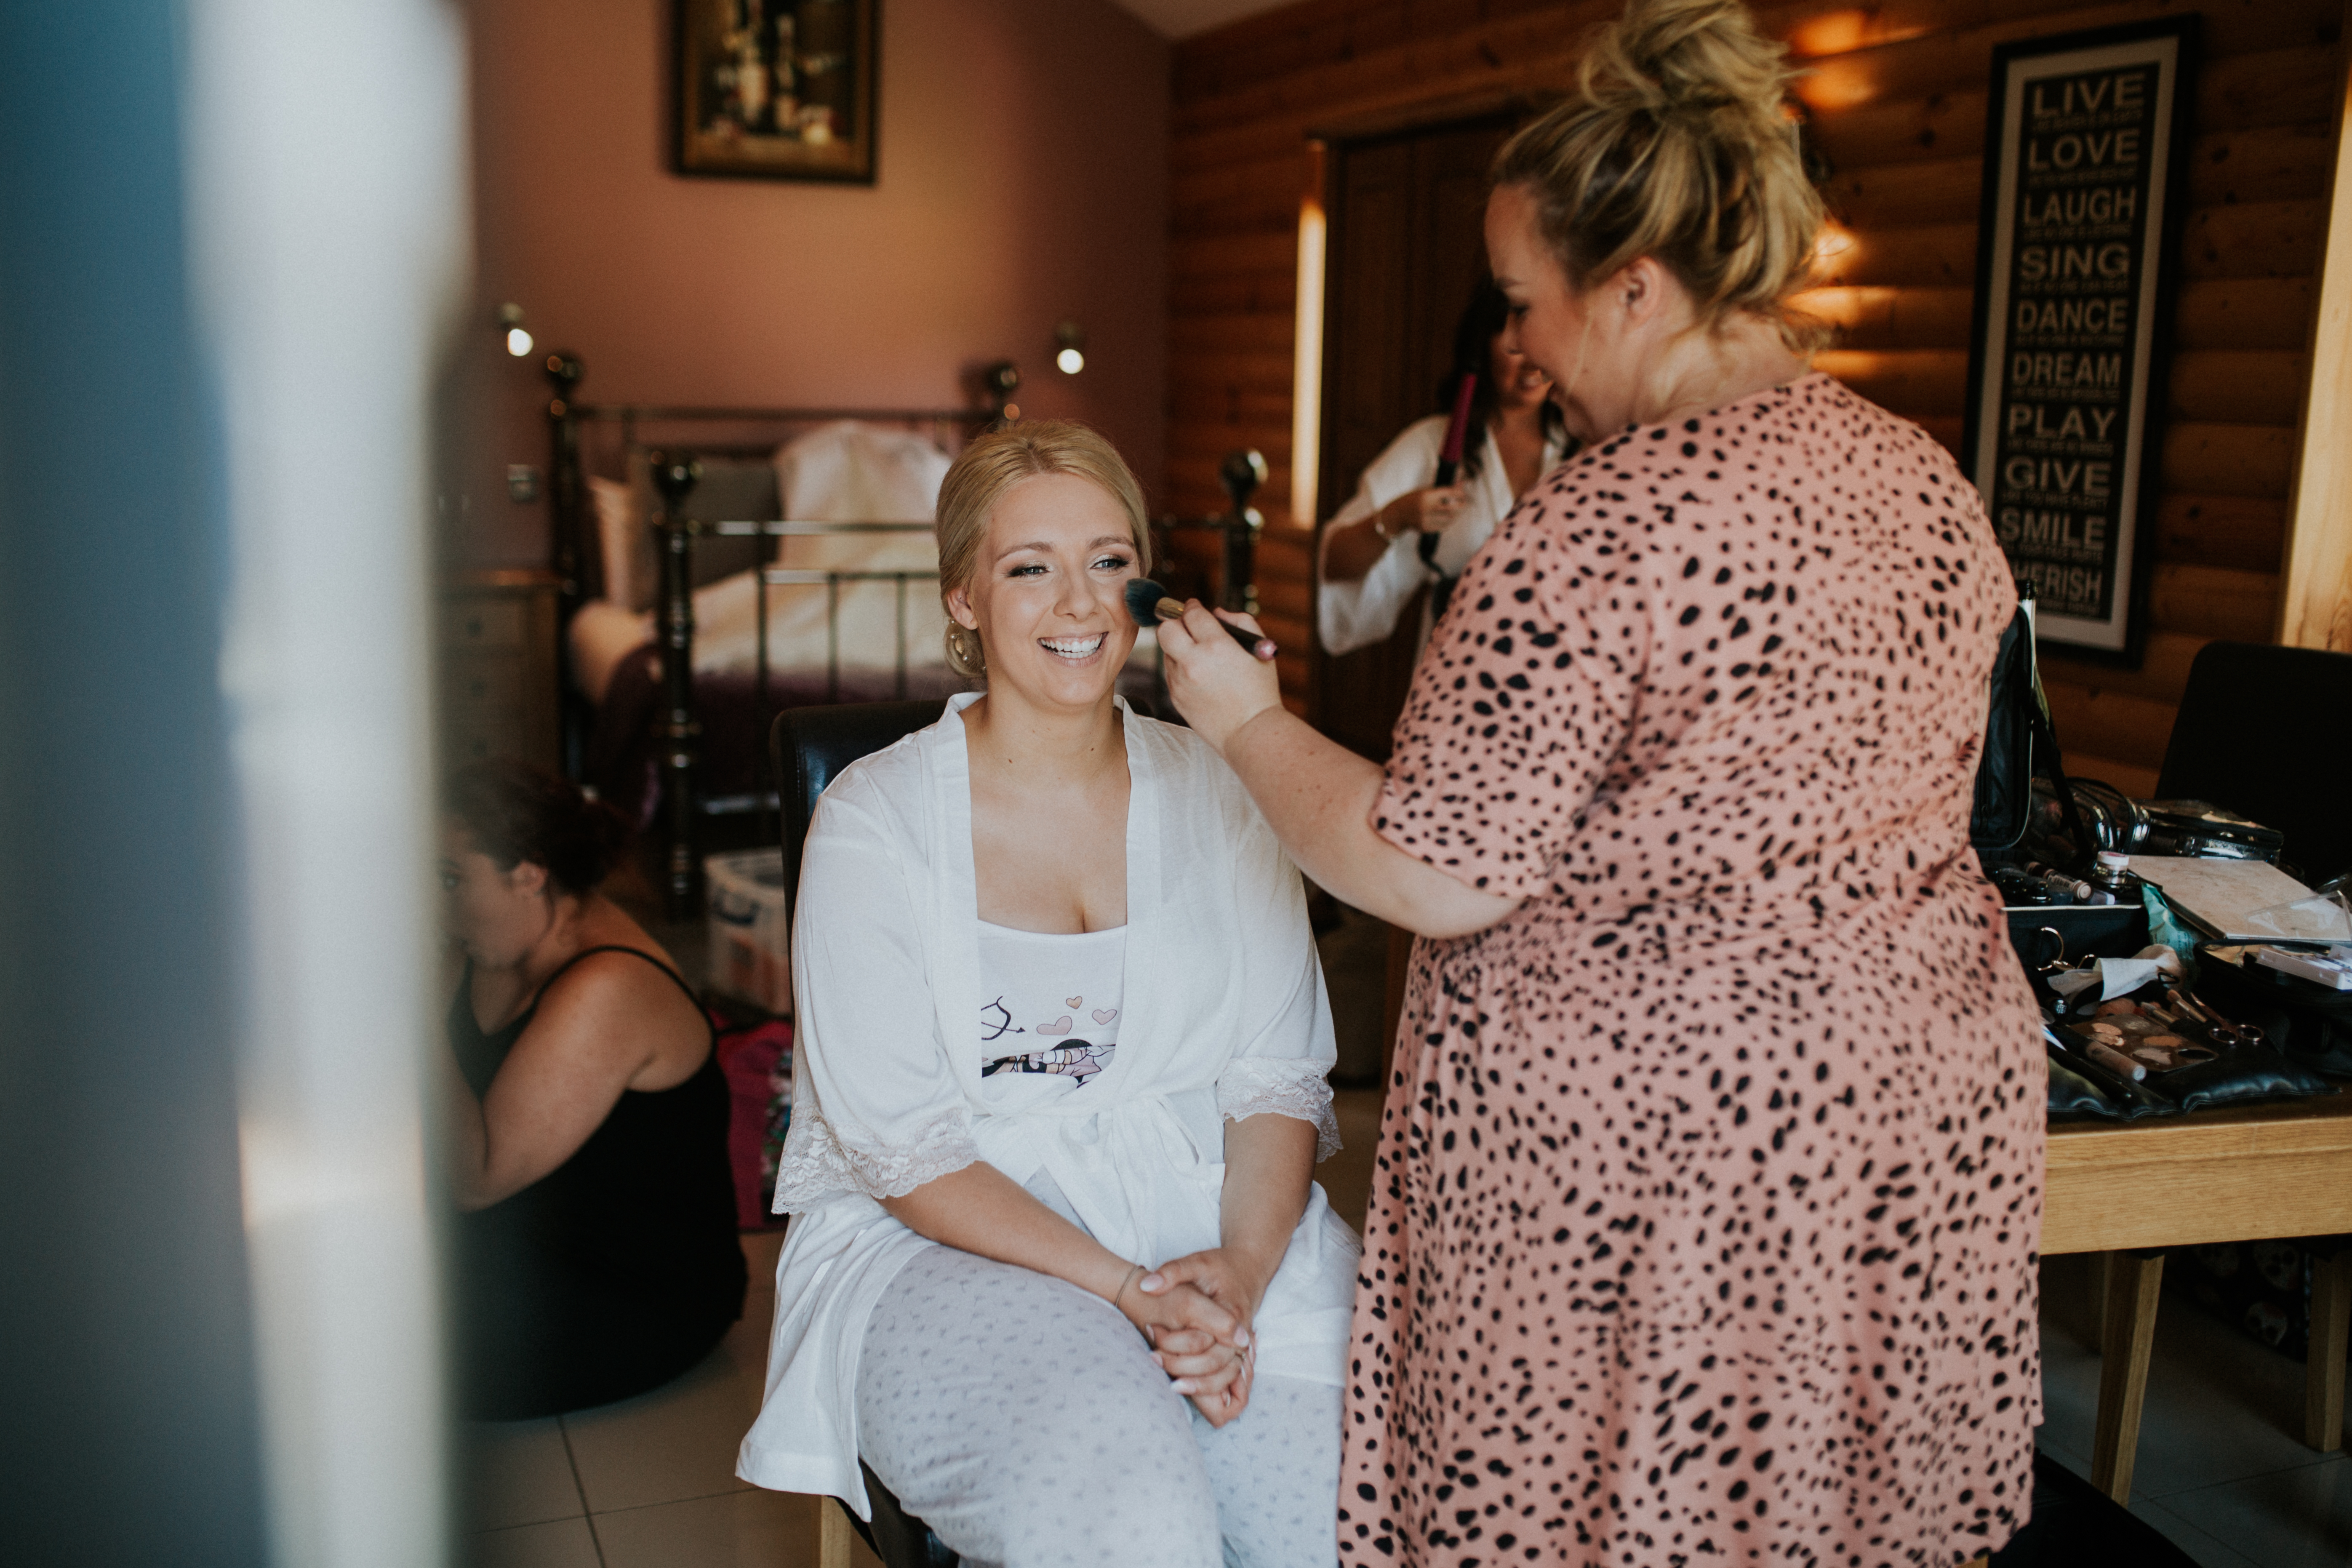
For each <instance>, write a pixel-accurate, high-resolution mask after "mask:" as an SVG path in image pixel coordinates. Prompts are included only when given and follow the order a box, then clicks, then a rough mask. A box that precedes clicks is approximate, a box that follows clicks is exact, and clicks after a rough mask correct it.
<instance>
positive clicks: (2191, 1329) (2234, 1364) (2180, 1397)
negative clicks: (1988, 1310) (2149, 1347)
mask: <svg viewBox="0 0 2352 1568" xmlns="http://www.w3.org/2000/svg"><path fill="white" fill-rule="evenodd" d="M2093 1277H2094V1276H2093V1273H2092V1270H2091V1268H2090V1260H2089V1259H2087V1258H2053V1259H2051V1260H2049V1261H2048V1262H2047V1263H2045V1264H2044V1265H2043V1268H2042V1401H2043V1405H2044V1406H2045V1409H2044V1425H2043V1426H2042V1452H2044V1453H2046V1454H2049V1455H2051V1456H2052V1457H2053V1458H2057V1459H2058V1460H2059V1461H2060V1462H2062V1463H2063V1464H2064V1465H2065V1466H2066V1467H2067V1468H2069V1469H2071V1470H2073V1471H2074V1473H2075V1474H2077V1475H2083V1476H2087V1475H2089V1474H2090V1469H2091V1459H2090V1455H2091V1421H2092V1417H2093V1415H2095V1413H2096V1411H2097V1409H2098V1403H2099V1358H2098V1357H2097V1356H2096V1355H2095V1354H2093V1353H2092V1352H2090V1351H2089V1350H2088V1349H2087V1348H2085V1346H2084V1340H2083V1337H2082V1333H2081V1330H2082V1328H2083V1326H2084V1325H2086V1324H2087V1322H2088V1321H2089V1318H2090V1312H2089V1310H2088V1303H2089V1301H2090V1299H2091V1293H2092V1290H2093V1288H2094V1287H2093V1285H2092V1279H2093ZM2302 1432H2303V1366H2302V1364H2301V1363H2298V1362H2292V1361H2289V1360H2287V1359H2286V1358H2285V1357H2284V1356H2283V1355H2279V1354H2277V1353H2276V1352H2273V1351H2270V1350H2267V1349H2264V1348H2263V1346H2261V1345H2259V1344H2256V1343H2255V1342H2253V1341H2252V1340H2251V1339H2249V1338H2247V1337H2246V1336H2245V1335H2243V1334H2241V1333H2239V1332H2237V1331H2234V1330H2232V1329H2231V1328H2229V1327H2228V1326H2227V1325H2225V1324H2223V1323H2221V1322H2220V1321H2217V1320H2216V1319H2214V1318H2213V1317H2211V1316H2210V1315H2209V1314H2207V1313H2205V1312H2202V1311H2200V1310H2198V1309H2197V1308H2196V1307H2195V1306H2193V1305H2192V1304H2190V1303H2189V1302H2188V1301H2185V1300H2180V1299H2179V1298H2177V1297H2174V1296H2171V1295H2167V1296H2166V1297H2165V1299H2164V1302H2163V1305H2162V1307H2161V1308H2160V1309H2159V1310H2158V1313H2157V1320H2156V1354H2155V1356H2154V1357H2153V1359H2152V1361H2151V1363H2150V1367H2149V1373H2148V1385H2147V1415H2145V1416H2144V1417H2143V1419H2142V1422H2141V1425H2140V1439H2139V1458H2138V1461H2137V1467H2136V1468H2135V1469H2134V1471H2133V1475H2132V1511H2133V1512H2134V1513H2136V1514H2137V1515H2139V1516H2140V1517H2141V1518H2142V1519H2144V1520H2146V1521H2148V1522H2149V1523H2150V1524H2153V1525H2154V1526H2156V1528H2157V1529H2158V1530H2160V1531H2163V1532H2164V1533H2165V1535H2166V1536H2168V1537H2169V1538H2170V1539H2171V1540H2172V1541H2173V1542H2174V1543H2175V1544H2177V1545H2179V1547H2180V1548H2181V1550H2182V1551H2184V1552H2188V1553H2189V1556H2191V1557H2193V1558H2195V1559H2196V1560H2197V1561H2198V1562H2199V1563H2200V1564H2202V1565H2203V1568H2323V1565H2325V1568H2344V1565H2345V1564H2346V1563H2352V1458H2347V1456H2346V1455H2344V1454H2342V1453H2336V1454H2317V1453H2314V1452H2313V1451H2312V1450H2311V1449H2309V1448H2306V1447H2304V1446H2303V1438H2302Z"/></svg>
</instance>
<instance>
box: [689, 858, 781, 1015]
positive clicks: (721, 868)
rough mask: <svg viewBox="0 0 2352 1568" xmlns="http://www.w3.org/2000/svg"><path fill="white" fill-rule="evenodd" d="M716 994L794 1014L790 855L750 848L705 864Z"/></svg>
mask: <svg viewBox="0 0 2352 1568" xmlns="http://www.w3.org/2000/svg"><path fill="white" fill-rule="evenodd" d="M702 875H703V886H704V888H705V889H707V890H708V892H707V898H706V900H705V902H706V905H707V907H708V909H709V922H710V958H709V965H710V973H709V981H710V985H711V988H712V989H713V990H716V991H723V992H725V993H726V994H728V995H730V996H737V997H740V998H741V999H742V1000H744V1001H746V1002H750V1003H752V1004H754V1005H758V1006H761V1007H765V1008H766V1009H767V1010H768V1011H769V1012H771V1013H775V1014H779V1015H782V1014H788V1013H790V1012H791V1011H792V1010H793V958H792V926H791V922H790V921H788V920H787V919H786V918H785V914H784V852H783V851H782V849H747V850H743V851H741V852H740V853H737V854H732V855H713V856H710V857H709V858H706V859H705V860H704V861H703V862H702Z"/></svg>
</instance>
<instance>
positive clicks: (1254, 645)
mask: <svg viewBox="0 0 2352 1568" xmlns="http://www.w3.org/2000/svg"><path fill="white" fill-rule="evenodd" d="M1192 603H1193V604H1195V605H1198V604H1199V603H1200V601H1199V600H1197V599H1195V600H1193V601H1192ZM1127 613H1128V614H1129V616H1133V617H1134V619H1135V624H1136V625H1137V626H1158V625H1159V624H1160V622H1162V621H1172V620H1177V619H1179V618H1181V616H1183V614H1184V606H1183V605H1181V604H1180V603H1178V602H1177V601H1176V600H1175V599H1174V598H1171V596H1170V595H1169V593H1168V590H1167V589H1165V588H1163V587H1161V586H1160V584H1157V583H1155V582H1153V581H1152V580H1151V579H1150V578H1149V577H1138V578H1136V579H1135V580H1134V581H1132V582H1130V583H1129V584H1128V585H1127ZM1219 614H1221V615H1222V614H1223V611H1220V612H1219ZM1248 619H1249V617H1248V616H1241V617H1239V618H1238V619H1234V618H1233V617H1228V624H1227V625H1226V626H1225V632H1226V635H1227V636H1229V637H1232V638H1233V639H1234V641H1235V642H1237V643H1239V644H1241V645H1242V647H1245V648H1247V649H1249V650H1250V653H1251V655H1252V656H1253V657H1254V658H1273V657H1274V655H1275V647H1274V639H1273V638H1272V637H1263V636H1259V635H1257V623H1255V621H1251V622H1250V629H1249V630H1248V631H1244V630H1242V629H1241V626H1240V624H1239V622H1240V621H1244V620H1248Z"/></svg>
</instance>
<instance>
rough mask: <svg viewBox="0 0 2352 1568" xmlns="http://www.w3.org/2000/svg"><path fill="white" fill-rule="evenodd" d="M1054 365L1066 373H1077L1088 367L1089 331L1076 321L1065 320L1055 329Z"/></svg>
mask: <svg viewBox="0 0 2352 1568" xmlns="http://www.w3.org/2000/svg"><path fill="white" fill-rule="evenodd" d="M1054 347H1055V354H1054V367H1055V369H1056V370H1059V371H1060V372H1061V373H1062V374H1064V375H1076V374H1078V372H1080V371H1082V370H1084V369H1086V368H1087V331H1086V329H1085V328H1084V327H1081V326H1079V325H1078V324H1077V322H1076V321H1064V322H1063V323H1062V324H1061V325H1060V326H1058V327H1055V329H1054Z"/></svg>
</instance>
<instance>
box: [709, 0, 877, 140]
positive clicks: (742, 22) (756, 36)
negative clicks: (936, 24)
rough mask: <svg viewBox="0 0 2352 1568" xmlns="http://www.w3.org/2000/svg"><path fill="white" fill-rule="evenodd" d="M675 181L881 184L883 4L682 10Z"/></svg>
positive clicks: (723, 2)
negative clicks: (877, 179) (683, 177)
mask: <svg viewBox="0 0 2352 1568" xmlns="http://www.w3.org/2000/svg"><path fill="white" fill-rule="evenodd" d="M880 9H881V0H677V172H678V173H679V174H715V175H721V176H734V177H749V178H753V179H769V180H835V181H845V182H849V183H853V184H868V185H870V184H873V183H874V141H875V128H876V126H877V123H878V118H879V117H878V116H877V113H876V111H875V110H876V105H875V86H876V83H877V80H878V79H879V78H880V75H881V72H880V69H879V66H880V56H881V37H882V35H881V27H882V19H881V16H880Z"/></svg>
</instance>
